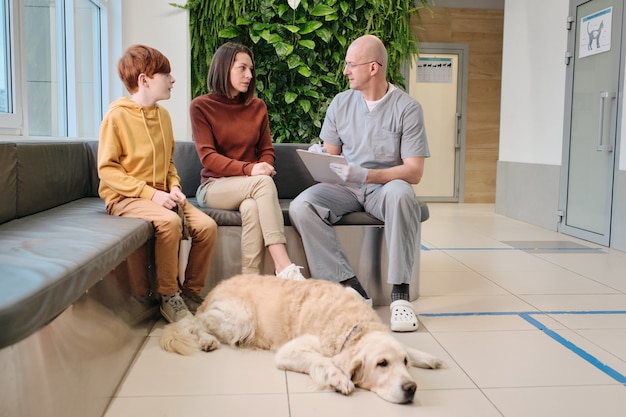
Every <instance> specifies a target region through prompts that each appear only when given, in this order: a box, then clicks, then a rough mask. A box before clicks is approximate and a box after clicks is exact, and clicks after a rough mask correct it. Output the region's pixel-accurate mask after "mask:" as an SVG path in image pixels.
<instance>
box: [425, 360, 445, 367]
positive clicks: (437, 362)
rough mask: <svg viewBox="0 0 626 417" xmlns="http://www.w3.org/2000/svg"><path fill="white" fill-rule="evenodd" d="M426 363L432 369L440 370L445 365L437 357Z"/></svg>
mask: <svg viewBox="0 0 626 417" xmlns="http://www.w3.org/2000/svg"><path fill="white" fill-rule="evenodd" d="M425 362H426V364H427V365H428V367H429V368H430V369H439V368H442V367H443V365H444V362H443V361H442V360H441V359H439V358H436V357H432V358H429V359H427V360H426V361H425Z"/></svg>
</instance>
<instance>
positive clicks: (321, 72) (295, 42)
mask: <svg viewBox="0 0 626 417" xmlns="http://www.w3.org/2000/svg"><path fill="white" fill-rule="evenodd" d="M174 6H177V7H183V8H185V9H187V10H188V11H189V26H190V27H189V29H190V35H191V68H192V73H191V84H192V85H191V88H192V96H193V97H196V96H198V95H200V94H204V93H206V92H207V87H206V76H207V71H208V68H209V65H210V63H211V58H212V54H213V52H214V51H215V50H216V49H217V48H218V47H219V46H220V45H221V44H222V43H224V42H227V41H235V42H240V43H243V44H245V45H247V46H248V47H250V48H251V49H252V51H253V52H254V55H255V66H256V71H257V94H258V96H259V97H260V98H261V99H263V101H265V103H266V104H267V107H268V112H269V118H270V129H271V132H272V137H273V140H274V141H275V142H300V143H312V142H315V141H317V139H318V134H319V131H320V128H321V125H322V122H323V120H324V114H325V112H326V109H327V107H328V105H329V104H330V101H331V100H332V98H333V97H334V96H335V94H337V93H338V92H340V91H343V90H345V89H346V88H348V84H347V80H346V79H345V76H343V74H342V72H343V63H344V58H345V53H346V49H347V48H348V46H349V44H350V43H351V42H352V41H353V40H354V39H356V38H357V37H359V36H361V35H364V34H373V35H376V36H378V37H379V38H380V39H381V40H382V41H383V42H384V43H385V45H386V47H387V52H388V55H389V68H388V69H387V74H388V78H389V80H390V81H391V82H393V83H395V84H398V85H400V86H404V79H403V77H402V74H401V67H402V64H403V62H405V61H406V60H407V59H408V58H410V57H411V56H412V55H413V54H415V53H417V51H418V40H417V37H416V36H415V34H414V33H413V31H412V30H411V26H410V19H411V16H412V15H417V16H418V17H419V11H420V9H422V10H423V9H424V8H425V9H427V10H430V8H429V6H428V0H420V1H419V7H416V2H415V1H414V0H325V1H324V0H301V1H298V0H189V1H187V3H186V4H185V5H176V4H174Z"/></svg>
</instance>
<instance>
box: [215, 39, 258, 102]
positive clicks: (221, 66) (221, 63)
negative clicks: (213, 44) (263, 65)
mask: <svg viewBox="0 0 626 417" xmlns="http://www.w3.org/2000/svg"><path fill="white" fill-rule="evenodd" d="M240 52H243V53H245V54H248V55H249V56H250V59H251V60H252V63H253V65H252V68H251V71H252V79H251V80H250V86H249V88H248V91H247V92H245V93H239V96H240V98H241V101H242V102H243V103H245V104H249V103H250V102H251V101H252V99H253V98H254V94H255V92H256V70H255V69H254V54H253V53H252V51H251V50H250V48H248V47H247V46H245V45H242V44H239V43H235V42H226V43H225V44H223V45H222V46H220V47H219V48H217V51H215V54H214V55H213V59H212V60H211V65H210V67H209V74H208V75H207V78H206V81H207V88H208V89H209V91H211V92H213V93H215V94H219V95H221V96H224V97H229V98H234V97H231V96H230V94H231V88H232V86H231V84H230V69H231V67H232V65H233V63H234V62H235V57H236V56H237V54H238V53H240Z"/></svg>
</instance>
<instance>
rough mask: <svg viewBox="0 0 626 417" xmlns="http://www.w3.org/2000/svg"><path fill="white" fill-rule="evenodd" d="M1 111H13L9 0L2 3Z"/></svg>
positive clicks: (0, 48)
mask: <svg viewBox="0 0 626 417" xmlns="http://www.w3.org/2000/svg"><path fill="white" fill-rule="evenodd" d="M0 22H1V23H2V24H1V25H0V28H1V29H0V113H13V100H12V96H13V94H12V90H13V89H12V88H11V87H12V86H11V75H12V74H11V44H10V39H11V36H10V32H9V29H10V26H9V2H8V0H2V3H1V4H0Z"/></svg>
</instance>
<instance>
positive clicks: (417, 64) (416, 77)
mask: <svg viewBox="0 0 626 417" xmlns="http://www.w3.org/2000/svg"><path fill="white" fill-rule="evenodd" d="M467 53H468V47H467V45H460V44H446V43H422V44H420V53H419V56H415V57H413V58H412V62H411V65H408V64H407V65H405V71H404V75H405V79H406V81H407V87H408V88H407V92H408V93H409V95H411V96H412V97H413V98H415V99H416V100H417V101H419V102H420V104H421V105H422V109H423V111H424V123H425V125H426V134H427V136H428V145H429V148H430V158H427V159H426V162H425V166H424V175H423V176H422V180H421V181H420V183H419V184H418V185H415V186H414V187H413V188H414V189H415V194H416V195H417V196H418V197H419V198H420V199H421V200H424V201H431V202H463V182H464V177H463V171H464V161H465V121H466V117H465V115H466V111H465V110H466V97H467V78H468V68H467V60H468V59H467Z"/></svg>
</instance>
